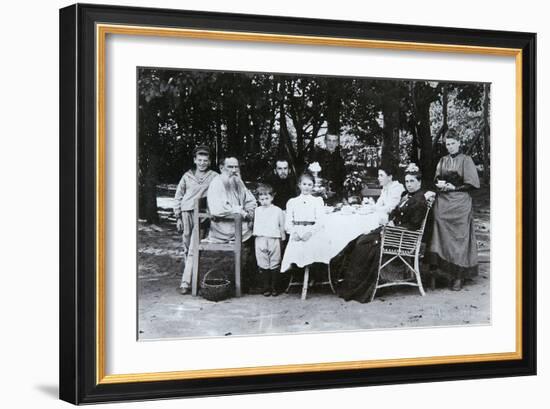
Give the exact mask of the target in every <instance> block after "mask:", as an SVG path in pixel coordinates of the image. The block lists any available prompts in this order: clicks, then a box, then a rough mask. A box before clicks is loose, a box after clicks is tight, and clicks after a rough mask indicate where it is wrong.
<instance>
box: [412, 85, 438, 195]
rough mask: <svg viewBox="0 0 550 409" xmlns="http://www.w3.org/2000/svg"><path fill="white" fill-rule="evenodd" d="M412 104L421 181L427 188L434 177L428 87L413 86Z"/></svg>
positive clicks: (429, 90)
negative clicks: (414, 115) (414, 109)
mask: <svg viewBox="0 0 550 409" xmlns="http://www.w3.org/2000/svg"><path fill="white" fill-rule="evenodd" d="M414 88H415V89H414V91H415V92H414V94H413V96H414V100H415V102H414V104H415V107H416V129H417V132H418V141H419V145H420V171H421V172H422V180H423V182H424V185H425V186H427V185H429V184H431V183H433V179H434V175H435V167H436V164H437V162H434V160H435V158H434V155H433V141H432V132H431V129H430V105H431V101H432V99H431V93H432V90H431V89H430V88H429V86H428V85H425V84H424V85H422V84H421V85H420V87H419V86H418V84H415V85H414Z"/></svg>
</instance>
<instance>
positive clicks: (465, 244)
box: [426, 130, 479, 291]
mask: <svg viewBox="0 0 550 409" xmlns="http://www.w3.org/2000/svg"><path fill="white" fill-rule="evenodd" d="M445 145H446V147H447V150H448V152H449V154H448V155H447V156H444V157H442V158H441V160H440V161H439V163H438V165H437V169H436V175H435V176H436V182H437V183H436V187H437V189H438V194H437V199H436V201H435V204H434V207H433V215H434V224H433V232H432V238H431V240H430V244H429V246H428V250H427V252H426V259H427V261H428V262H429V263H430V264H431V265H432V270H434V271H435V270H437V269H439V273H438V274H439V275H443V276H446V277H447V279H449V280H450V283H451V290H454V291H460V290H461V289H462V283H463V280H464V279H468V278H472V277H474V276H476V275H477V272H478V270H477V269H478V263H477V240H476V235H475V231H474V211H473V208H472V197H471V196H470V193H469V191H470V190H473V189H478V188H479V177H478V175H477V169H476V167H475V165H474V161H473V160H472V158H471V157H470V156H468V155H464V154H462V153H460V152H459V148H460V142H459V141H458V138H457V134H456V132H454V131H452V130H451V131H449V133H448V135H447V140H446V142H445Z"/></svg>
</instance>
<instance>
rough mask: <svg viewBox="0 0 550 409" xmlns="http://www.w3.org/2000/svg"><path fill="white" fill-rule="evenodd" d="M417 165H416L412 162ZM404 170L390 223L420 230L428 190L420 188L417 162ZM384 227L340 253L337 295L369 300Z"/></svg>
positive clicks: (348, 298)
mask: <svg viewBox="0 0 550 409" xmlns="http://www.w3.org/2000/svg"><path fill="white" fill-rule="evenodd" d="M411 165H414V164H411ZM411 165H409V167H408V168H407V170H406V173H405V187H406V189H407V191H406V192H403V195H402V196H401V201H400V202H399V204H398V205H397V207H396V208H395V209H393V210H392V211H391V213H390V215H389V223H388V225H391V226H400V227H404V228H406V229H409V230H418V229H420V227H421V226H422V221H423V220H424V216H425V214H426V210H427V202H426V197H425V195H424V194H425V192H424V191H423V190H422V189H421V175H420V172H419V171H418V168H417V167H416V165H414V166H411ZM381 232H382V227H379V228H378V229H376V230H374V231H372V232H370V233H368V234H363V235H361V236H359V237H358V238H357V239H355V240H353V241H351V242H350V243H349V244H348V245H347V246H346V247H345V248H344V250H342V252H341V253H340V254H339V255H338V256H337V260H340V262H339V263H338V262H337V264H339V267H337V269H338V272H339V276H340V277H341V278H342V279H343V282H342V284H341V286H340V287H339V288H338V295H339V296H340V297H342V298H344V299H345V300H346V301H349V300H356V301H359V302H361V303H366V302H370V301H371V298H372V294H373V291H374V288H375V286H376V278H377V275H378V261H379V258H380V233H381Z"/></svg>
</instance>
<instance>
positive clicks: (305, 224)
mask: <svg viewBox="0 0 550 409" xmlns="http://www.w3.org/2000/svg"><path fill="white" fill-rule="evenodd" d="M292 224H293V225H294V226H311V225H314V224H315V222H292Z"/></svg>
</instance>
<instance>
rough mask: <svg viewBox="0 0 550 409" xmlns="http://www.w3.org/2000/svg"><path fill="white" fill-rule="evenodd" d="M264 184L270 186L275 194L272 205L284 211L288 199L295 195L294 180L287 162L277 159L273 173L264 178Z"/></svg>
mask: <svg viewBox="0 0 550 409" xmlns="http://www.w3.org/2000/svg"><path fill="white" fill-rule="evenodd" d="M264 182H265V183H267V184H268V185H270V186H271V187H272V188H273V191H274V192H275V197H274V198H273V204H274V205H275V206H278V207H279V208H281V209H282V210H286V202H288V199H290V198H292V197H295V196H296V195H297V188H296V180H295V179H294V177H293V176H292V175H291V173H290V169H289V165H288V160H286V159H282V158H280V159H277V161H276V162H275V169H274V170H273V173H272V174H270V175H269V176H268V177H266V178H265V181H264Z"/></svg>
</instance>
